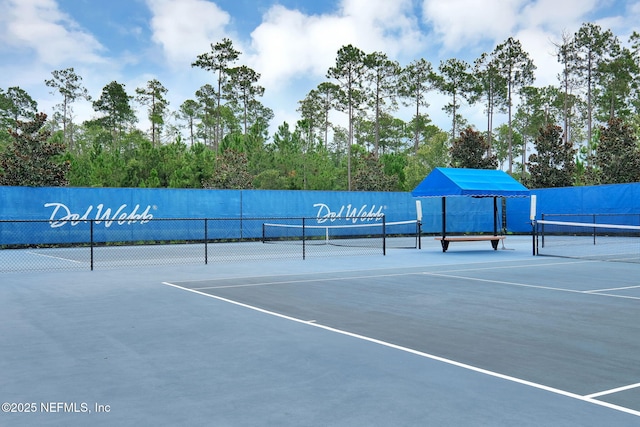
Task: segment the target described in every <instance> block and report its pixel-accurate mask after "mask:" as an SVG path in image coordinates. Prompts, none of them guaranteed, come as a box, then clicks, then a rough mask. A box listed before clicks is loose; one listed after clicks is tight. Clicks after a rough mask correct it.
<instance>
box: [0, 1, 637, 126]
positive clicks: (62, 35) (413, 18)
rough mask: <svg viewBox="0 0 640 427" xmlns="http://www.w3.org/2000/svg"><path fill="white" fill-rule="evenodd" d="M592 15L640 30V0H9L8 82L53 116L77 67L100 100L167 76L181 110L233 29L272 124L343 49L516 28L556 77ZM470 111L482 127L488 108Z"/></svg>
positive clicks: (464, 38)
mask: <svg viewBox="0 0 640 427" xmlns="http://www.w3.org/2000/svg"><path fill="white" fill-rule="evenodd" d="M585 22H593V23H596V24H598V25H600V26H601V27H602V28H603V29H610V30H612V31H613V33H614V34H615V35H616V36H618V37H619V38H620V40H621V41H622V42H626V41H627V40H628V36H629V35H630V34H631V33H632V32H633V31H634V30H636V31H640V28H638V24H637V23H638V22H640V0H627V1H624V0H109V1H102V0H0V88H2V89H4V90H6V89H7V88H9V87H12V86H18V87H20V88H22V89H23V90H25V91H27V92H28V93H29V94H30V95H31V97H32V98H34V99H35V100H36V101H37V102H38V110H39V111H43V112H45V113H47V114H49V115H50V114H52V112H53V108H54V106H55V105H56V104H58V103H59V102H60V101H61V98H60V95H59V94H52V93H51V90H52V89H51V88H49V87H47V86H46V85H45V83H44V81H45V80H47V79H51V77H52V75H51V73H52V71H54V70H62V69H66V68H70V67H73V68H74V70H75V72H76V74H78V75H79V76H80V77H82V84H83V85H84V87H86V88H87V89H88V92H89V94H90V95H91V96H92V97H93V98H94V99H97V98H99V97H100V94H101V92H102V88H103V87H105V86H106V85H107V84H109V83H110V82H112V81H117V82H118V83H120V84H123V85H124V86H125V89H126V91H127V93H129V94H130V95H134V94H135V89H136V88H138V87H145V86H146V84H147V82H148V81H150V80H152V79H157V80H159V81H160V83H162V85H163V86H164V87H165V88H167V89H168V93H167V95H166V97H167V99H168V101H169V108H170V109H171V110H174V111H175V110H177V109H178V108H179V106H180V104H182V102H184V101H185V100H186V99H195V92H196V91H197V90H198V89H199V88H200V87H201V86H203V85H204V84H207V83H208V84H214V83H215V81H216V80H215V77H214V76H213V75H212V74H211V73H209V72H206V71H204V70H201V69H199V68H193V67H192V66H191V63H192V62H194V61H195V60H196V58H197V56H198V55H200V54H202V53H205V52H209V51H211V44H215V43H217V42H219V41H221V40H222V39H223V38H225V37H226V38H229V39H231V40H232V41H233V45H234V47H235V48H236V49H237V50H239V51H241V55H240V58H239V60H238V62H237V63H236V64H235V65H247V66H249V67H251V68H253V69H254V70H255V71H256V72H258V73H260V75H261V78H260V82H259V84H260V85H261V86H263V87H264V88H265V94H264V96H263V97H262V99H261V101H262V103H263V104H264V105H266V106H267V107H269V108H271V109H272V110H273V111H274V114H275V118H274V120H273V123H272V131H273V130H275V128H276V127H277V126H278V125H280V124H282V123H283V122H285V121H286V122H288V123H289V125H290V126H291V127H293V126H295V123H296V121H297V120H298V119H299V114H298V112H297V111H296V109H297V108H298V102H299V101H300V100H302V99H303V98H304V97H305V96H306V94H307V93H308V92H309V91H310V90H311V89H314V88H315V87H316V86H317V85H318V84H320V83H322V82H325V81H328V79H327V77H326V73H327V70H328V69H329V68H330V67H332V66H333V65H335V60H336V55H337V52H338V50H339V49H340V47H342V46H345V45H348V44H352V45H353V46H355V47H358V48H359V49H361V50H362V51H364V52H365V53H371V52H383V53H385V54H386V55H387V56H388V57H389V58H390V59H393V60H396V61H398V62H399V63H400V65H402V66H405V65H407V64H408V63H410V62H411V61H414V60H416V59H419V58H424V59H426V60H427V61H429V62H430V63H431V64H432V65H433V67H434V68H437V67H438V65H439V64H440V63H441V61H446V60H447V59H450V58H457V59H461V60H465V61H467V62H469V63H473V60H474V59H476V58H477V57H479V56H480V55H481V54H482V53H484V52H487V53H488V52H491V51H492V50H493V49H494V48H495V47H496V46H497V45H498V44H500V43H502V42H504V41H505V40H506V39H507V38H509V37H514V38H515V39H517V40H519V41H520V42H521V43H522V46H523V49H524V50H525V51H527V52H528V53H529V55H530V57H531V58H532V60H533V62H534V64H535V65H536V66H537V70H536V82H535V84H536V85H537V86H546V85H549V84H553V85H557V84H558V80H557V77H556V76H557V74H558V72H559V71H560V68H559V64H558V63H557V60H556V55H555V47H554V43H559V42H560V41H561V38H562V35H563V33H564V34H567V33H568V34H573V33H575V31H577V30H578V28H580V26H581V25H582V24H583V23H585ZM429 102H430V104H431V105H430V107H429V108H428V110H427V113H428V114H429V116H430V117H431V119H432V121H433V122H434V124H436V125H438V126H440V127H441V128H443V129H448V128H450V123H451V118H450V117H448V116H447V115H446V114H445V113H444V112H443V111H442V107H443V106H444V105H445V103H446V102H447V99H446V98H444V97H443V96H442V95H439V94H437V93H435V92H432V93H431V94H430V96H429ZM139 109H140V111H141V117H140V122H139V124H138V126H139V127H141V128H143V129H144V127H145V122H146V119H145V118H144V116H145V113H144V110H145V108H144V107H139ZM74 112H75V116H76V117H75V119H74V121H75V122H81V121H83V120H87V119H91V118H95V117H97V115H96V113H95V112H94V111H93V109H92V107H91V103H90V102H87V101H78V102H76V103H75V104H74ZM462 113H463V114H464V115H465V117H466V118H467V120H469V122H470V123H471V124H473V125H476V126H477V127H478V128H479V129H483V124H484V123H485V122H486V119H484V116H483V112H482V108H481V107H473V108H467V109H466V110H462ZM398 115H399V116H400V115H402V112H399V113H398ZM403 118H404V119H406V120H408V119H409V118H410V117H409V113H407V117H403ZM339 120H340V119H339V118H338V121H339Z"/></svg>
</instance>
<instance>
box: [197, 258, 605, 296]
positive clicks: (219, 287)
mask: <svg viewBox="0 0 640 427" xmlns="http://www.w3.org/2000/svg"><path fill="white" fill-rule="evenodd" d="M495 262H496V263H498V262H499V261H495ZM593 262H597V261H593V260H586V261H563V262H549V263H544V264H533V265H532V264H516V265H508V266H505V265H499V266H493V267H483V268H463V269H455V270H443V271H440V272H438V273H428V272H424V271H415V272H407V273H390V274H374V275H367V276H349V277H348V278H349V279H370V278H376V277H392V276H410V275H415V274H442V273H453V272H464V271H481V270H500V269H512V268H524V267H532V266H535V267H539V266H549V265H566V264H582V263H593ZM472 264H473V263H472ZM477 264H482V265H486V264H487V263H486V262H478V263H477ZM500 264H502V262H500ZM450 266H451V265H450V264H435V265H430V266H427V267H429V268H432V267H450ZM419 268H423V267H416V266H410V267H381V268H373V269H366V270H338V271H316V272H312V273H286V274H279V275H277V276H278V277H292V276H305V277H308V276H310V275H327V276H329V277H324V278H319V279H306V280H290V281H278V282H262V283H256V284H243V285H224V286H205V287H195V288H190V289H196V290H206V289H224V288H242V287H251V286H266V285H279V284H287V283H301V282H302V283H307V282H319V281H324V280H339V279H343V278H345V276H337V277H333V276H330V275H334V274H337V275H340V274H344V273H358V272H362V271H366V272H375V271H384V270H398V269H419ZM273 276H274V275H273V274H267V275H259V276H229V277H221V278H216V279H199V280H188V282H189V283H198V282H217V281H229V280H247V279H258V278H262V277H273ZM523 286H524V285H523ZM549 289H556V288H549ZM576 292H578V291H576Z"/></svg>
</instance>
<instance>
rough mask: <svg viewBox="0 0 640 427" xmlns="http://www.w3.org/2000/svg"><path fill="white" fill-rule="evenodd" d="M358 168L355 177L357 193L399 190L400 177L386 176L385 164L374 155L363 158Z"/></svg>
mask: <svg viewBox="0 0 640 427" xmlns="http://www.w3.org/2000/svg"><path fill="white" fill-rule="evenodd" d="M358 166H359V167H358V170H357V171H356V173H355V174H354V177H353V189H354V190H355V191H394V190H396V189H397V188H398V177H397V176H389V175H387V174H385V172H384V164H382V163H381V162H380V161H379V159H378V158H376V157H375V156H374V155H373V154H367V155H366V156H365V157H363V158H362V159H361V160H360V163H359V165H358Z"/></svg>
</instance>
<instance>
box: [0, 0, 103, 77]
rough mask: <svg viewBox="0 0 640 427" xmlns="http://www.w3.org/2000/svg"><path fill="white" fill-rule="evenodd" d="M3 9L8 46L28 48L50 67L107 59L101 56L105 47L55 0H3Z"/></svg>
mask: <svg viewBox="0 0 640 427" xmlns="http://www.w3.org/2000/svg"><path fill="white" fill-rule="evenodd" d="M0 9H2V14H0V44H1V45H4V49H14V50H17V51H20V50H25V49H26V50H27V51H30V52H33V53H35V54H36V56H37V62H41V63H44V64H46V65H48V66H60V65H64V66H66V64H67V63H69V62H71V61H73V63H101V62H103V59H102V58H101V57H100V55H99V53H100V52H101V51H102V50H103V46H102V45H101V44H100V43H99V42H98V41H97V40H96V39H95V37H93V35H91V34H90V33H88V32H87V31H85V30H84V29H83V28H80V26H79V25H78V24H77V23H76V22H75V21H74V20H73V19H71V17H69V16H68V15H67V14H65V13H63V12H61V11H60V9H59V8H58V5H57V3H56V2H55V1H54V0H2V1H0ZM0 49H3V48H0Z"/></svg>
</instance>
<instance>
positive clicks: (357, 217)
mask: <svg viewBox="0 0 640 427" xmlns="http://www.w3.org/2000/svg"><path fill="white" fill-rule="evenodd" d="M313 207H314V208H317V209H318V214H317V215H316V218H317V220H318V224H322V223H324V222H327V221H330V222H334V221H336V220H337V219H339V218H341V219H344V218H346V219H349V220H350V221H351V222H353V223H354V224H355V223H356V222H358V221H360V222H370V221H380V220H381V219H382V217H383V216H384V213H383V212H382V206H378V207H377V208H376V205H371V207H370V208H368V206H367V205H366V204H365V205H362V206H361V207H360V208H359V209H358V208H357V207H355V206H352V205H351V203H349V204H348V205H346V206H345V205H342V206H341V207H340V209H339V210H337V211H332V210H331V209H330V208H329V206H328V205H326V204H324V203H316V204H314V205H313ZM367 208H368V210H367Z"/></svg>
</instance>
